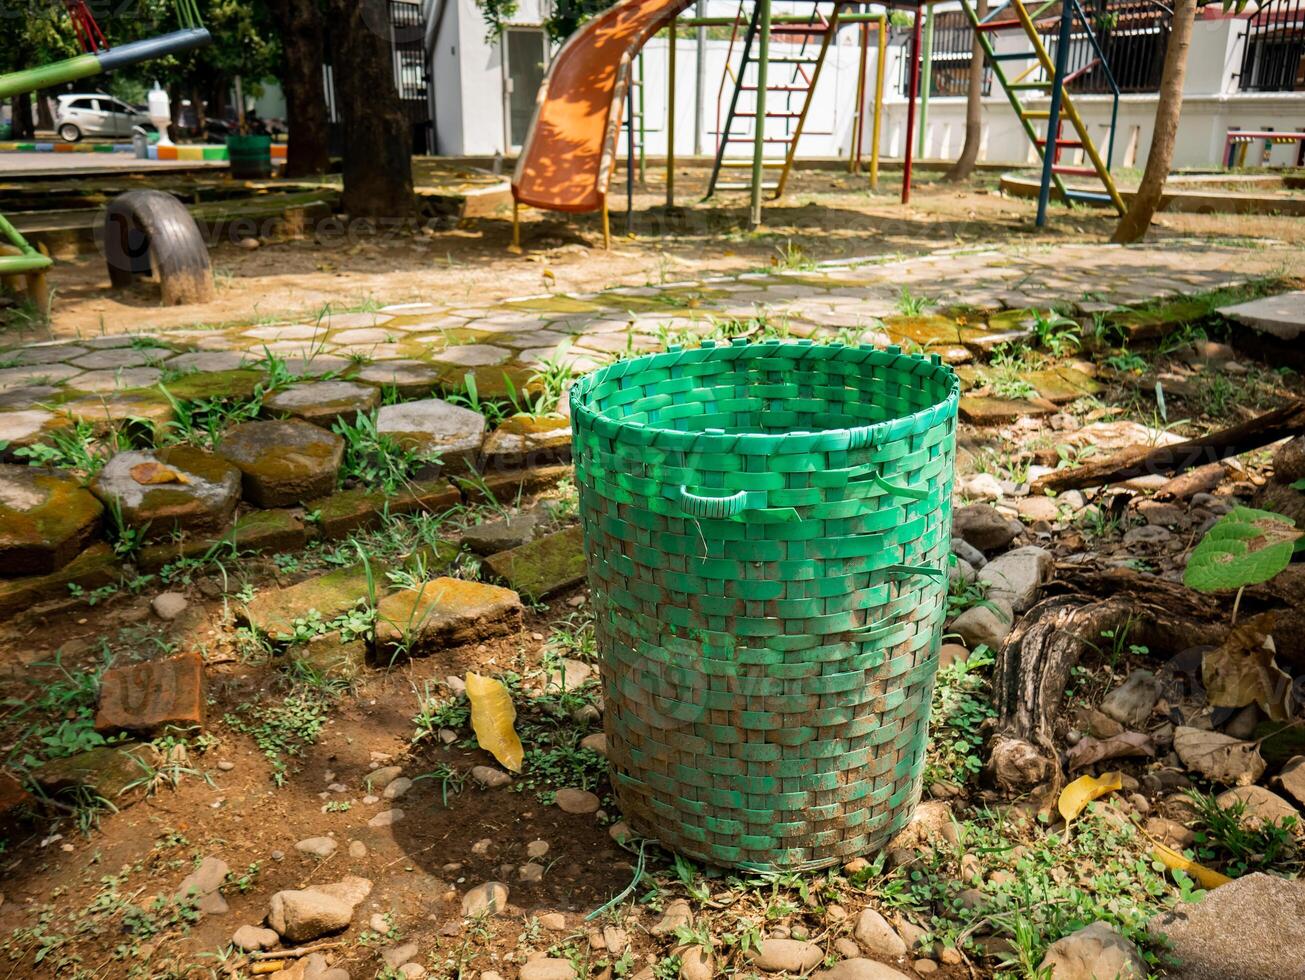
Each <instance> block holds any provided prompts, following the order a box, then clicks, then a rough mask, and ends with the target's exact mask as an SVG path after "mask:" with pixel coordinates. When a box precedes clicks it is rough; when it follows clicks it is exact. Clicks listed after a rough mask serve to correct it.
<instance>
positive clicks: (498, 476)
mask: <svg viewBox="0 0 1305 980" xmlns="http://www.w3.org/2000/svg"><path fill="white" fill-rule="evenodd" d="M574 475H575V469H574V467H572V466H571V464H570V463H558V464H557V465H555V466H528V467H522V468H521V469H518V470H503V471H501V472H497V473H495V472H489V473H484V474H476V475H472V476H468V477H458V478H457V483H458V486H459V487H461V488H462V492H463V493H464V494H466V497H467V500H468V501H470V502H471V503H484V502H486V501H489V502H492V503H506V504H510V503H513V502H514V501H516V500H519V499H521V498H522V497H524V496H527V495H529V494H532V493H542V492H543V491H545V490H551V489H553V487H555V486H557V485H558V484H559V483H561V482H562V481H563V480H567V479H570V478H571V477H572V476H574Z"/></svg>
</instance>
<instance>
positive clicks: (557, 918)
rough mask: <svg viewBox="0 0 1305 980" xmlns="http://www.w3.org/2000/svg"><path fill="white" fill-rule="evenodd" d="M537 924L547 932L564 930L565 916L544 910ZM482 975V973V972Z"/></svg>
mask: <svg viewBox="0 0 1305 980" xmlns="http://www.w3.org/2000/svg"><path fill="white" fill-rule="evenodd" d="M539 924H540V925H541V926H543V927H544V928H545V929H547V930H548V931H549V932H565V931H566V928H567V926H566V916H565V915H563V914H562V913H561V912H544V913H542V914H541V915H540V916H539ZM482 976H483V974H482Z"/></svg>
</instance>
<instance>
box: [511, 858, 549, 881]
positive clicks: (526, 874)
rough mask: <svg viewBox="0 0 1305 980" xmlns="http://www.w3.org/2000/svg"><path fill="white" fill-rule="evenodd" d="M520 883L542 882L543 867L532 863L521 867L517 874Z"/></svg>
mask: <svg viewBox="0 0 1305 980" xmlns="http://www.w3.org/2000/svg"><path fill="white" fill-rule="evenodd" d="M517 874H518V877H520V879H521V880H522V881H542V880H543V878H544V866H543V865H542V864H536V863H535V862H534V861H531V862H529V863H528V864H523V865H521V869H520V870H519V871H518V872H517Z"/></svg>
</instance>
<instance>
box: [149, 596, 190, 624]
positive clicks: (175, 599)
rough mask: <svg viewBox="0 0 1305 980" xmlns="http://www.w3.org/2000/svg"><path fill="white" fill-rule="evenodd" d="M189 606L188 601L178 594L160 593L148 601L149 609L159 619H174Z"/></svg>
mask: <svg viewBox="0 0 1305 980" xmlns="http://www.w3.org/2000/svg"><path fill="white" fill-rule="evenodd" d="M189 605H190V601H189V600H188V599H187V598H186V597H185V596H184V595H182V594H181V593H180V592H161V593H159V594H158V595H156V596H155V597H154V598H153V599H151V600H150V609H151V610H152V611H153V613H154V615H155V616H158V617H159V619H163V620H170V619H176V618H177V617H178V616H180V615H181V614H182V613H183V612H185V611H186V608H187V607H188V606H189Z"/></svg>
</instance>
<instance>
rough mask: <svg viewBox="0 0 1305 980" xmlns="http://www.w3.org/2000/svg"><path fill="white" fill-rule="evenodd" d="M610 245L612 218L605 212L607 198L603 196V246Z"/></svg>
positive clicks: (606, 247) (605, 247)
mask: <svg viewBox="0 0 1305 980" xmlns="http://www.w3.org/2000/svg"><path fill="white" fill-rule="evenodd" d="M611 247H612V219H611V216H610V215H608V213H607V198H606V197H604V198H603V248H604V249H610V248H611Z"/></svg>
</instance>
